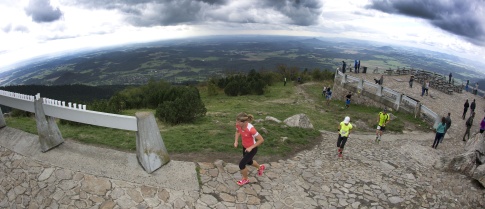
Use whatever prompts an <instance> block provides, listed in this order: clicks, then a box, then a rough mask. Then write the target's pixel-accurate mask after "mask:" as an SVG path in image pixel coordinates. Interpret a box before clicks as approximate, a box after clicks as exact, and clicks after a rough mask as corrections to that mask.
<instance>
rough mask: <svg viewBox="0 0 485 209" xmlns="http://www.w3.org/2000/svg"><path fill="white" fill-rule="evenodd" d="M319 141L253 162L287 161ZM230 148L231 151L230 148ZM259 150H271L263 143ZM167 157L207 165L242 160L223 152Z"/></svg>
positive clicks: (257, 158) (238, 155)
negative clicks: (205, 163) (217, 161)
mask: <svg viewBox="0 0 485 209" xmlns="http://www.w3.org/2000/svg"><path fill="white" fill-rule="evenodd" d="M321 141H322V137H317V138H315V139H313V140H311V141H310V142H309V143H308V144H305V145H295V146H294V149H292V151H291V152H290V153H288V154H287V155H285V156H280V155H274V156H267V155H261V154H256V156H255V157H254V160H256V161H258V162H260V163H269V162H277V161H279V160H287V159H289V158H292V157H294V156H295V155H296V154H298V153H299V152H301V151H303V150H308V149H312V148H313V147H315V146H316V145H317V144H320V142H321ZM230 148H231V149H232V147H230ZM239 149H241V152H242V148H239ZM261 149H271V147H267V146H264V143H263V145H261V147H260V148H259V150H261ZM169 155H170V158H171V159H172V160H177V161H188V162H207V163H213V162H215V161H216V160H223V161H224V162H227V163H236V164H237V163H239V161H240V160H241V158H242V153H240V154H231V153H224V152H191V153H169Z"/></svg>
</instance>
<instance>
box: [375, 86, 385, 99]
mask: <svg viewBox="0 0 485 209" xmlns="http://www.w3.org/2000/svg"><path fill="white" fill-rule="evenodd" d="M383 88H384V87H382V86H381V85H379V86H377V92H376V94H377V96H380V97H382V89H383Z"/></svg>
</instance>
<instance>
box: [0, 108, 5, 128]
mask: <svg viewBox="0 0 485 209" xmlns="http://www.w3.org/2000/svg"><path fill="white" fill-rule="evenodd" d="M5 126H7V123H5V118H4V117H3V113H2V108H0V128H3V127H5Z"/></svg>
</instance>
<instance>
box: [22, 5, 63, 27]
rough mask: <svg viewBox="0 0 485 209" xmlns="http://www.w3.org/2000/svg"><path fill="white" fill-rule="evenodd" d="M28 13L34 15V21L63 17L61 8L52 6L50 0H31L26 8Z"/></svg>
mask: <svg viewBox="0 0 485 209" xmlns="http://www.w3.org/2000/svg"><path fill="white" fill-rule="evenodd" d="M25 12H26V13H27V15H29V16H31V17H32V20H33V21H34V22H40V23H42V22H53V21H56V20H58V19H59V18H61V17H62V12H61V10H60V9H59V8H54V7H52V5H51V3H50V1H49V0H30V2H29V5H28V6H27V7H26V8H25Z"/></svg>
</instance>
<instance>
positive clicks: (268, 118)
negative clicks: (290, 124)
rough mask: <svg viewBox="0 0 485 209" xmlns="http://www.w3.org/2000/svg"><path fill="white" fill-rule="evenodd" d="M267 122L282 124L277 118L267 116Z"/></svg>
mask: <svg viewBox="0 0 485 209" xmlns="http://www.w3.org/2000/svg"><path fill="white" fill-rule="evenodd" d="M265 120H266V121H273V122H275V123H281V120H278V119H277V118H275V117H271V116H266V118H265Z"/></svg>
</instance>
